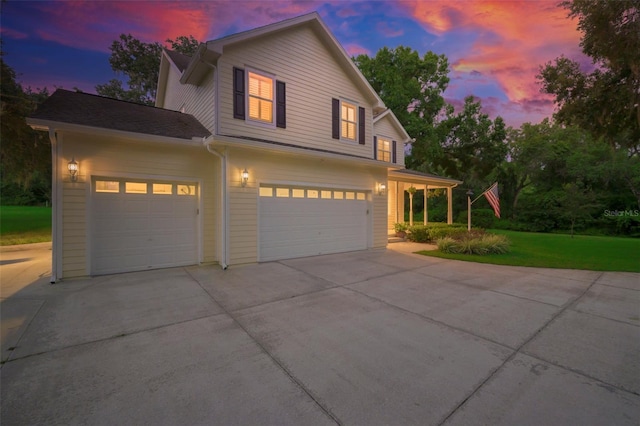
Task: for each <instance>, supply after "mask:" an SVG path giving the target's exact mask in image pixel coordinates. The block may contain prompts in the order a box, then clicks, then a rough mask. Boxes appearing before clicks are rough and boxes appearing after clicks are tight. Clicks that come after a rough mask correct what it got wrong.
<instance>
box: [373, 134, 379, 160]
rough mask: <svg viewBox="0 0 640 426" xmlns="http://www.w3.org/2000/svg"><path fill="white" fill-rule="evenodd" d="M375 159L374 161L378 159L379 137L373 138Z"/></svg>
mask: <svg viewBox="0 0 640 426" xmlns="http://www.w3.org/2000/svg"><path fill="white" fill-rule="evenodd" d="M373 159H374V160H377V159H378V137H377V136H374V137H373Z"/></svg>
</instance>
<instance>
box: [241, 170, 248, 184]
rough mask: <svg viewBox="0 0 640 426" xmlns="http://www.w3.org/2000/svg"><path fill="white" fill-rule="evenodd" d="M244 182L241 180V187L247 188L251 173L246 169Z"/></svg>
mask: <svg viewBox="0 0 640 426" xmlns="http://www.w3.org/2000/svg"><path fill="white" fill-rule="evenodd" d="M241 177H242V180H241V185H242V187H243V188H244V187H245V186H247V182H248V181H249V172H248V171H247V169H244V170H243V171H242V175H241Z"/></svg>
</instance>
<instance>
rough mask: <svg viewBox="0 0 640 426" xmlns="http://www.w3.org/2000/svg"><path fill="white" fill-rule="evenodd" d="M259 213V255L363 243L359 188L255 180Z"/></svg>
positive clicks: (364, 213) (363, 200)
mask: <svg viewBox="0 0 640 426" xmlns="http://www.w3.org/2000/svg"><path fill="white" fill-rule="evenodd" d="M259 216H260V219H259V226H260V244H259V246H260V260H261V261H269V260H278V259H290V258H294V257H303V256H314V255H318V254H327V253H339V252H345V251H352V250H362V249H366V248H367V229H368V225H367V224H368V222H369V220H368V204H367V194H366V193H365V192H363V191H349V190H344V189H316V188H297V187H285V186H261V187H260V211H259Z"/></svg>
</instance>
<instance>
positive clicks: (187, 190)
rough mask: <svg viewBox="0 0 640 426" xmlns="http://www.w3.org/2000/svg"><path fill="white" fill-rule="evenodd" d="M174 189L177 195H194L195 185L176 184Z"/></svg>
mask: <svg viewBox="0 0 640 426" xmlns="http://www.w3.org/2000/svg"><path fill="white" fill-rule="evenodd" d="M176 191H177V194H178V195H196V186H195V185H182V184H181V185H177V187H176Z"/></svg>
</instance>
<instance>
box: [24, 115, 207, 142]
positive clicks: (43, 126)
mask: <svg viewBox="0 0 640 426" xmlns="http://www.w3.org/2000/svg"><path fill="white" fill-rule="evenodd" d="M26 121H27V124H28V125H29V126H31V128H33V129H34V130H43V131H49V130H55V131H62V132H64V131H67V132H76V133H86V134H92V135H101V136H109V137H119V138H124V139H136V140H138V141H141V142H154V143H168V144H174V145H176V144H177V145H183V146H201V145H202V141H203V139H205V138H206V136H205V137H200V136H194V137H192V138H190V139H183V138H176V137H172V136H161V135H152V134H148V133H137V132H128V131H125V130H116V129H106V128H104V127H94V126H86V125H82V124H74V123H66V122H62V121H54V120H43V119H38V118H30V117H27V119H26Z"/></svg>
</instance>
